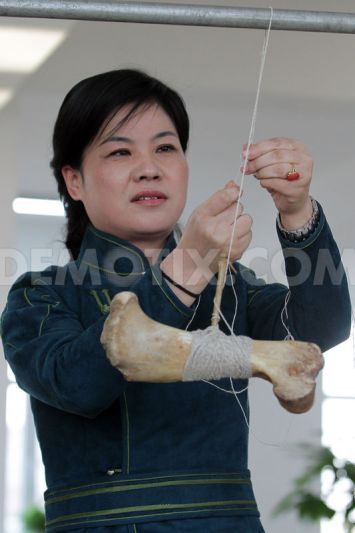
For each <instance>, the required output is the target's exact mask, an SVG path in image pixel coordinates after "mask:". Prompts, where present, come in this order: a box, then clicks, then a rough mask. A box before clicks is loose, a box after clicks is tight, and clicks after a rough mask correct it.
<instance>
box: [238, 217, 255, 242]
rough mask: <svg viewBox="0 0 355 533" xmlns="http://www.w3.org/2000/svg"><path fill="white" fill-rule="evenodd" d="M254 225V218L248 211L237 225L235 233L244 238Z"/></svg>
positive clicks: (239, 219)
mask: <svg viewBox="0 0 355 533" xmlns="http://www.w3.org/2000/svg"><path fill="white" fill-rule="evenodd" d="M252 225H253V219H252V217H251V216H250V215H248V213H244V214H243V215H241V216H240V217H239V218H238V220H237V222H236V225H235V233H236V235H237V236H238V235H239V238H242V237H243V236H244V235H247V234H248V233H249V232H250V231H251V227H252Z"/></svg>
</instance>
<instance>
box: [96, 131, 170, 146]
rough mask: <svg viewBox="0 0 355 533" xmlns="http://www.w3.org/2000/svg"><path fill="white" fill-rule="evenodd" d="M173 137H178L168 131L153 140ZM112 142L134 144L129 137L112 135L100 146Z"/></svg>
mask: <svg viewBox="0 0 355 533" xmlns="http://www.w3.org/2000/svg"><path fill="white" fill-rule="evenodd" d="M170 135H172V136H173V137H177V135H176V133H174V132H173V131H170V130H167V131H160V132H159V133H157V134H156V135H154V137H153V140H155V139H161V138H162V137H168V136H170ZM111 142H124V143H128V144H133V141H132V139H130V138H129V137H121V136H119V135H111V136H110V137H107V139H104V140H103V141H102V142H101V143H100V144H99V146H102V145H103V144H105V143H111Z"/></svg>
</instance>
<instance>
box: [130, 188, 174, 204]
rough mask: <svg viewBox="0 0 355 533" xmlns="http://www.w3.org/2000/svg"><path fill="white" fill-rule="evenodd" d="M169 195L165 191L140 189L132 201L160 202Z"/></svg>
mask: <svg viewBox="0 0 355 533" xmlns="http://www.w3.org/2000/svg"><path fill="white" fill-rule="evenodd" d="M166 199H167V197H166V195H165V194H164V193H162V192H160V191H152V190H146V191H140V192H139V193H137V194H136V195H135V196H134V197H133V198H132V200H131V201H132V202H138V203H142V202H159V203H161V202H162V201H164V200H166Z"/></svg>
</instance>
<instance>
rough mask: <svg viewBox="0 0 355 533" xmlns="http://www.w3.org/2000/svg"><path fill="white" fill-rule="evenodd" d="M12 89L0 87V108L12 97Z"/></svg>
mask: <svg viewBox="0 0 355 533" xmlns="http://www.w3.org/2000/svg"><path fill="white" fill-rule="evenodd" d="M12 94H13V93H12V91H10V89H1V88H0V109H1V108H2V107H4V106H5V105H6V104H7V102H8V101H9V100H10V99H11V97H12Z"/></svg>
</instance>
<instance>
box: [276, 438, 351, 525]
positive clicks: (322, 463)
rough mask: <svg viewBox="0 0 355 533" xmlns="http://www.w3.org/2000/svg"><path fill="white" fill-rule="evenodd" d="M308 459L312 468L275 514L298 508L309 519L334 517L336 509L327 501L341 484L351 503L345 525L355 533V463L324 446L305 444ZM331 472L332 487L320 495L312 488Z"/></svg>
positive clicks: (301, 515)
mask: <svg viewBox="0 0 355 533" xmlns="http://www.w3.org/2000/svg"><path fill="white" fill-rule="evenodd" d="M301 447H302V448H303V450H304V453H305V455H306V456H307V458H308V462H309V467H308V468H307V470H306V471H305V472H304V473H303V474H302V475H301V476H299V477H298V478H296V479H295V480H294V482H293V490H292V491H291V492H290V493H289V494H287V495H286V496H285V497H284V498H283V499H282V500H281V501H280V502H279V503H278V505H277V506H276V508H275V509H274V513H273V514H274V515H278V514H281V513H284V512H286V511H290V510H296V512H297V513H298V515H299V517H300V518H301V519H304V520H309V521H314V522H316V521H319V520H320V519H321V518H325V519H331V518H332V517H333V516H334V515H335V513H336V511H335V509H333V508H332V507H330V506H329V505H328V504H327V499H328V497H329V496H330V495H331V494H333V493H334V491H335V490H337V489H338V488H339V484H340V483H341V484H342V486H343V489H344V490H345V492H346V500H347V504H346V506H345V507H344V509H343V510H342V511H343V515H344V528H345V531H346V532H347V533H355V521H354V515H355V464H354V463H351V462H350V461H347V460H345V459H344V460H341V459H339V458H337V457H335V455H334V454H333V453H332V451H331V450H330V448H327V447H324V446H311V445H301ZM325 470H326V471H328V472H329V473H330V476H329V477H330V479H331V481H330V488H329V490H328V491H327V493H326V494H322V495H319V494H316V493H314V491H313V489H312V485H314V482H315V481H319V478H320V474H321V473H322V472H324V471H325Z"/></svg>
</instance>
